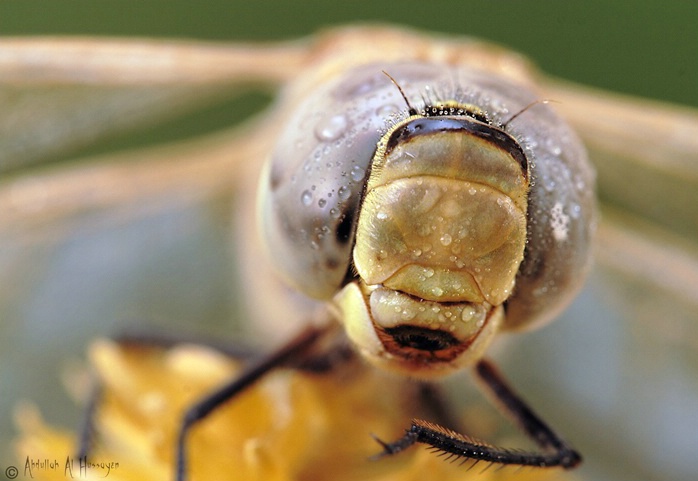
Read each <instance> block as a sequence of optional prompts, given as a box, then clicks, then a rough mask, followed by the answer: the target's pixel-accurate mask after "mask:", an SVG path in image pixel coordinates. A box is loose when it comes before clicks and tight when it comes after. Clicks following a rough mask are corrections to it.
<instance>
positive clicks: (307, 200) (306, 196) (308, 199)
mask: <svg viewBox="0 0 698 481" xmlns="http://www.w3.org/2000/svg"><path fill="white" fill-rule="evenodd" d="M301 202H302V203H303V205H305V206H308V205H310V204H312V203H313V193H312V192H310V191H309V190H304V191H303V193H302V194H301Z"/></svg>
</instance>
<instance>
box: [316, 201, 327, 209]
mask: <svg viewBox="0 0 698 481" xmlns="http://www.w3.org/2000/svg"><path fill="white" fill-rule="evenodd" d="M317 205H318V207H320V208H322V207H325V206H326V205H327V201H326V200H325V199H320V200H318V201H317Z"/></svg>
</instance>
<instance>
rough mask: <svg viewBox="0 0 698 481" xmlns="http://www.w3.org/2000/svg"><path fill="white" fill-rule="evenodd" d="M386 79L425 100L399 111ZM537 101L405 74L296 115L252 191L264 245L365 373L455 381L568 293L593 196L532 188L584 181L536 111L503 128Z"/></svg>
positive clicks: (472, 77)
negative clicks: (502, 334)
mask: <svg viewBox="0 0 698 481" xmlns="http://www.w3.org/2000/svg"><path fill="white" fill-rule="evenodd" d="M382 70H386V71H389V72H390V75H391V76H392V77H393V78H394V79H395V81H396V82H398V83H399V84H400V85H401V86H402V88H404V90H405V92H406V97H410V96H411V98H412V99H413V98H419V97H421V100H418V101H416V102H415V101H414V100H411V101H409V100H408V102H412V105H407V106H405V99H403V98H402V92H400V91H399V90H398V89H397V88H395V85H393V84H392V82H391V80H392V79H389V78H388V77H386V76H385V75H384V74H383V73H382ZM456 79H457V80H456ZM417 96H419V97H417ZM532 100H535V95H534V94H532V93H530V92H527V91H525V89H524V90H521V89H518V88H516V86H513V85H511V84H510V83H508V82H507V81H505V80H503V79H492V78H491V77H487V76H484V75H482V74H480V73H478V72H469V71H467V70H465V71H464V70H462V69H461V70H458V71H454V70H453V69H452V68H451V69H450V70H449V68H444V67H443V66H438V65H431V64H422V63H409V64H396V65H391V66H366V67H362V68H359V69H356V70H355V71H351V72H349V73H347V74H345V75H344V76H342V77H340V78H338V79H336V80H335V81H334V82H331V83H330V84H328V85H327V86H325V87H324V88H323V89H321V90H319V91H318V92H316V93H315V94H314V95H313V96H311V97H310V99H308V100H307V101H306V102H305V103H303V104H302V105H300V106H299V109H298V112H297V118H296V119H294V120H295V121H297V123H296V124H294V125H293V126H292V127H289V128H288V129H287V130H286V132H285V134H284V136H282V140H281V142H280V143H279V145H278V146H277V148H276V150H275V153H274V157H273V158H272V159H271V162H270V163H269V164H268V167H267V173H266V177H265V178H264V179H263V180H262V187H263V192H262V195H261V197H260V200H261V202H260V206H261V210H260V213H261V214H262V232H263V237H264V238H265V240H266V243H267V248H268V251H269V254H270V256H271V258H272V260H273V262H274V264H275V265H276V266H277V268H278V270H279V273H280V274H281V276H282V277H283V278H285V279H286V281H287V282H288V283H289V285H291V286H292V287H294V288H295V289H297V290H298V291H299V292H301V293H303V294H305V295H307V296H309V297H312V298H315V299H321V300H326V301H327V302H328V303H329V305H330V306H331V311H332V312H333V313H334V314H335V315H336V317H337V318H338V320H339V321H340V322H341V323H343V324H344V326H345V329H346V332H347V335H348V337H349V338H350V340H351V341H352V342H353V343H354V345H355V346H356V347H357V349H358V351H360V352H361V353H363V354H364V355H365V357H366V358H367V359H369V360H370V361H371V362H373V363H375V364H377V365H380V366H382V367H385V368H387V369H389V370H392V371H396V372H401V373H405V374H408V375H412V376H417V377H422V378H430V377H435V376H440V375H443V374H447V373H450V372H453V371H454V370H457V369H459V368H461V367H464V366H466V365H469V364H471V363H473V362H474V361H476V360H477V359H479V358H480V357H481V356H482V355H483V352H484V351H485V349H486V347H487V346H488V345H489V343H490V342H491V341H492V339H493V338H494V335H495V334H496V333H497V332H498V331H499V330H501V329H505V328H518V327H521V326H526V325H531V324H534V323H540V322H543V321H544V320H547V319H548V318H550V317H551V316H552V315H553V313H554V312H556V311H557V310H559V308H560V305H561V303H562V302H566V301H567V299H568V298H569V296H570V293H571V292H572V291H574V290H576V286H577V285H578V283H579V280H580V278H581V277H582V276H581V275H580V274H582V273H583V272H584V271H585V269H586V265H587V260H588V251H589V249H588V246H587V245H586V244H588V238H589V236H590V230H591V228H592V224H593V218H594V217H593V196H592V195H589V194H588V193H587V192H582V191H570V192H567V191H564V192H562V193H561V194H559V195H557V196H556V197H555V198H550V196H549V195H548V194H547V193H545V192H543V193H539V192H537V189H538V188H539V187H536V180H537V179H541V178H547V177H548V176H551V175H552V176H555V179H556V181H557V183H558V185H559V186H560V187H561V188H565V187H567V184H570V185H569V188H572V185H571V184H572V183H573V182H575V179H576V180H579V179H582V180H583V181H584V182H586V183H587V185H591V184H592V183H593V173H592V171H591V169H590V168H589V167H588V164H587V161H586V157H585V155H584V151H583V149H581V147H580V146H579V144H578V141H577V140H576V137H574V135H573V134H571V132H570V131H569V129H567V128H566V127H565V126H564V124H563V123H561V121H560V120H559V119H558V118H557V117H556V116H555V115H554V114H553V113H552V111H550V110H549V108H548V107H547V106H545V105H540V106H535V107H534V108H531V109H529V110H530V112H528V111H527V112H525V114H523V115H520V116H517V117H516V119H515V120H514V121H512V122H511V125H508V124H507V123H506V121H507V119H510V118H512V117H513V116H514V114H516V113H517V112H518V111H520V110H521V109H523V108H524V107H525V106H526V105H528V104H530V102H531V101H532ZM413 105H414V107H413ZM539 111H540V112H539ZM561 125H562V127H560V126H561ZM550 136H553V140H552V141H551V140H550ZM548 204H550V207H548ZM580 205H583V206H584V207H583V209H585V210H583V212H582V215H577V218H576V219H575V220H574V221H572V220H571V215H568V217H567V219H568V222H567V224H566V225H565V226H563V227H564V228H563V229H562V230H564V231H565V232H564V235H562V236H561V235H560V232H561V225H560V219H561V218H564V216H565V215H567V214H566V213H565V212H568V213H569V214H571V213H572V211H573V206H577V207H579V206H580ZM578 210H579V209H577V213H579V212H578ZM587 211H588V212H587ZM534 215H535V216H536V217H534ZM580 239H581V240H580ZM575 242H586V243H585V245H583V246H581V248H576V247H575V246H574V243H575ZM533 243H535V245H533ZM572 252H574V254H573V255H571V253H572ZM546 261H551V262H557V265H556V266H555V269H548V268H547V267H548V266H544V265H543V263H544V262H546ZM575 276H576V279H575ZM534 291H535V292H537V293H538V294H537V295H536V294H534ZM548 293H550V294H553V293H557V294H558V297H559V299H555V298H553V297H552V296H551V295H549V294H548Z"/></svg>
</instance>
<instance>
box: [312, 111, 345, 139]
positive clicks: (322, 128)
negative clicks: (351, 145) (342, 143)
mask: <svg viewBox="0 0 698 481" xmlns="http://www.w3.org/2000/svg"><path fill="white" fill-rule="evenodd" d="M348 127H349V120H348V119H347V117H346V115H344V114H337V115H333V116H332V117H330V118H324V119H322V120H321V121H320V122H318V124H317V125H316V126H315V137H317V139H318V140H323V141H330V140H336V139H338V138H339V137H341V136H342V134H343V133H344V132H345V131H346V130H347V128H348Z"/></svg>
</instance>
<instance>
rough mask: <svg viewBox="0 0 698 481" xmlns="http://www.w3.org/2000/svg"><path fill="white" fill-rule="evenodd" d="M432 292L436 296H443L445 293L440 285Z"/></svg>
mask: <svg viewBox="0 0 698 481" xmlns="http://www.w3.org/2000/svg"><path fill="white" fill-rule="evenodd" d="M431 293H432V294H434V295H435V296H436V297H441V296H443V294H444V290H443V289H441V288H440V287H434V288H432V289H431Z"/></svg>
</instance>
